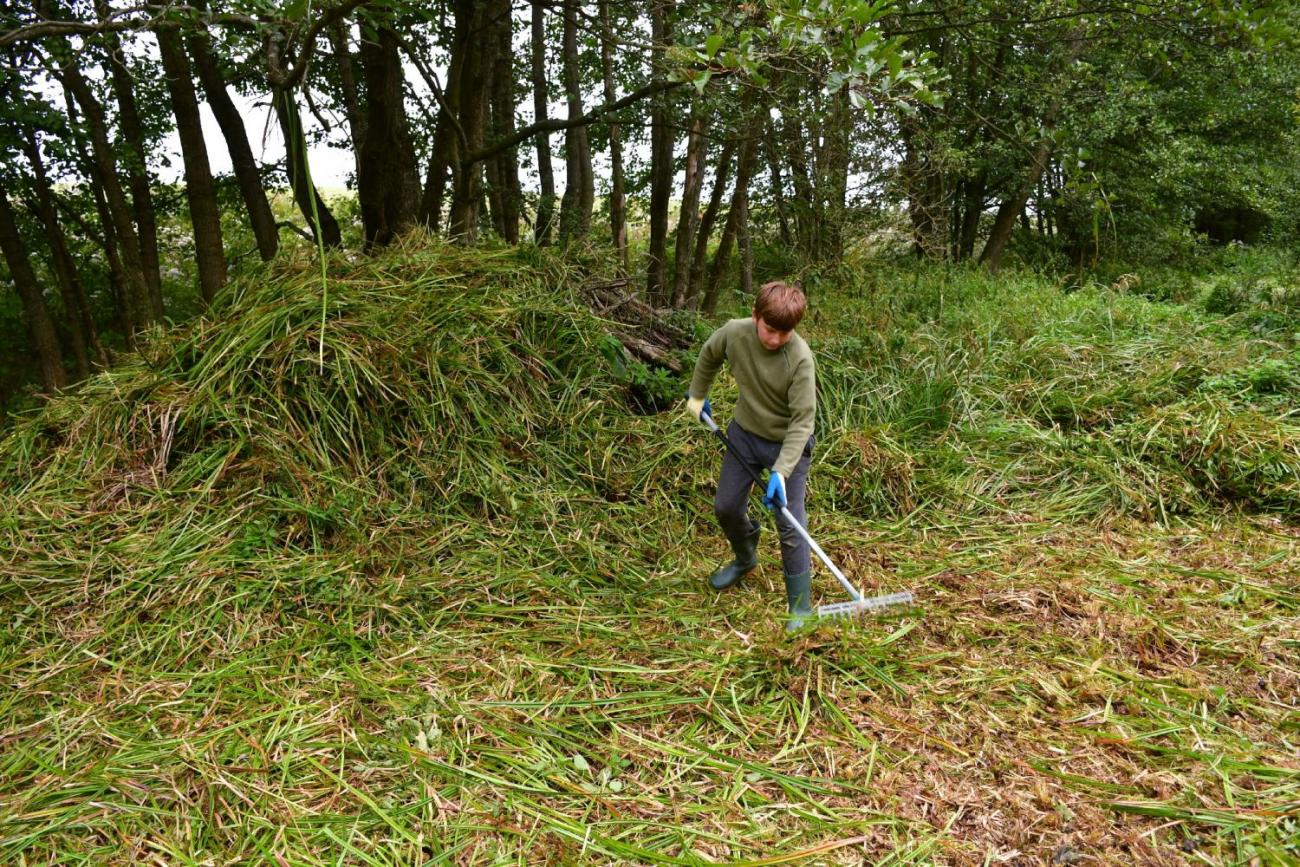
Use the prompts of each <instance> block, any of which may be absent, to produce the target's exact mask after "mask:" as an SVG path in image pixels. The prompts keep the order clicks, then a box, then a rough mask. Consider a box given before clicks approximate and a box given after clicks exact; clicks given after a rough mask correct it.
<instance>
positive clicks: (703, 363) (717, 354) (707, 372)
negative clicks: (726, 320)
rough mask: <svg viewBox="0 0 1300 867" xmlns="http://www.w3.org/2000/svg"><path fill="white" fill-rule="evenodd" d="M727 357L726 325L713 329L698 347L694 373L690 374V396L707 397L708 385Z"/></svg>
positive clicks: (711, 383)
mask: <svg viewBox="0 0 1300 867" xmlns="http://www.w3.org/2000/svg"><path fill="white" fill-rule="evenodd" d="M726 358H727V326H726V325H723V326H722V327H721V328H719V329H718V330H717V331H714V332H713V334H712V335H710V336H709V339H708V340H706V341H704V346H703V347H701V348H700V354H699V357H698V358H696V359H695V373H694V374H693V375H692V376H691V388H690V394H691V397H707V396H708V394H709V386H711V385H713V380H714V377H716V376H717V375H718V371H719V370H721V369H722V362H723V361H725V360H726Z"/></svg>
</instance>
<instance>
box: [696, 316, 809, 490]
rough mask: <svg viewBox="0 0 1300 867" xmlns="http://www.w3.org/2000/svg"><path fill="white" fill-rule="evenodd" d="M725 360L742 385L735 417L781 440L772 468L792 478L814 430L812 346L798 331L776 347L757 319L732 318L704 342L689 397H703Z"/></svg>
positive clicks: (757, 433)
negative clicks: (767, 342) (762, 335)
mask: <svg viewBox="0 0 1300 867" xmlns="http://www.w3.org/2000/svg"><path fill="white" fill-rule="evenodd" d="M724 359H725V360H726V361H727V363H728V364H729V365H730V366H731V375H732V376H734V377H735V378H736V384H737V385H738V386H740V400H739V401H737V402H736V410H735V416H736V421H737V422H739V423H740V426H741V427H743V428H744V429H745V430H747V431H749V432H750V433H752V434H754V435H755V436H760V437H762V438H763V439H765V440H772V441H773V442H779V443H781V453H780V455H778V456H777V459H776V464H775V465H774V466H773V467H772V469H774V470H776V471H777V472H778V473H780V474H781V475H782V476H786V477H788V476H789V475H790V473H792V472H794V468H795V464H797V463H799V457H800V455H802V454H803V449H804V446H806V445H807V444H808V438H809V437H810V436H812V433H813V422H814V417H815V416H816V414H817V380H816V374H815V370H814V364H813V355H812V351H811V350H810V349H809V348H808V344H807V343H806V342H804V339H803V338H802V337H800V336H799V334H798V332H796V333H794V334H792V335H791V336H790V341H789V342H788V343H786V345H785V346H783V347H781V348H780V349H778V350H776V351H775V352H773V351H772V350H770V349H768V348H767V347H766V346H764V345H763V344H762V343H761V342H759V339H758V327H757V326H756V325H755V324H754V320H753V318H752V317H751V318H748V319H732V320H731V321H730V322H728V323H726V324H725V325H723V326H722V327H721V328H719V329H718V330H717V331H715V332H713V335H712V336H711V337H709V339H708V340H707V341H706V342H705V344H704V348H703V349H701V350H700V357H699V358H698V359H696V361H695V375H694V376H693V377H692V378H691V396H692V397H704V396H706V395H707V394H708V393H709V386H710V385H712V384H713V379H714V377H715V376H717V375H718V371H719V370H721V369H722V362H723V360H724Z"/></svg>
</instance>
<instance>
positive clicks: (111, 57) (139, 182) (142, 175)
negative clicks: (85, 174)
mask: <svg viewBox="0 0 1300 867" xmlns="http://www.w3.org/2000/svg"><path fill="white" fill-rule="evenodd" d="M95 9H96V11H97V12H98V14H99V16H100V17H101V18H106V17H107V16H108V13H109V9H108V4H107V3H105V2H104V0H96V3H95ZM104 39H105V44H106V45H107V47H108V68H109V77H110V79H111V81H112V83H113V94H114V96H115V97H116V98H117V112H118V114H117V123H118V128H119V129H120V130H121V134H122V138H123V139H124V140H125V141H126V148H125V149H124V150H120V151H119V152H120V153H122V154H123V156H124V157H125V158H124V159H123V160H122V162H123V164H124V166H125V168H126V171H127V182H128V184H129V186H130V189H131V209H132V212H133V213H134V215H135V225H136V233H137V239H138V242H139V245H140V266H141V268H142V270H143V273H144V279H145V285H146V286H148V287H149V307H150V312H151V313H152V314H153V315H152V318H153V319H161V318H162V315H163V300H162V277H161V274H160V273H159V268H158V219H157V216H156V215H155V211H154V205H153V194H152V193H151V192H150V189H149V167H148V163H147V162H146V158H145V157H146V151H147V146H146V144H145V140H144V129H143V127H142V125H141V123H140V111H139V108H138V106H137V105H136V101H135V82H134V81H132V79H131V71H130V70H129V69H128V68H127V65H126V58H125V56H124V55H123V54H122V46H121V43H120V42H119V40H118V36H117V34H116V33H114V32H113V31H111V30H109V31H106V32H105V33H104Z"/></svg>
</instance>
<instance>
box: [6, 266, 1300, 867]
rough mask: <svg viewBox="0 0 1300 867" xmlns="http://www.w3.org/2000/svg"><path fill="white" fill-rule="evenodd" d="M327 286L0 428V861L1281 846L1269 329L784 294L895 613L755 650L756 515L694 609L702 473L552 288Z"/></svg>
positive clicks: (1285, 422) (1097, 852)
mask: <svg viewBox="0 0 1300 867" xmlns="http://www.w3.org/2000/svg"><path fill="white" fill-rule="evenodd" d="M330 267H331V279H332V284H331V287H332V288H331V291H330V294H329V298H328V299H327V300H325V301H324V302H322V298H321V296H320V291H319V290H320V285H319V282H316V281H318V275H316V274H314V272H313V271H312V269H311V266H310V263H304V264H303V265H302V266H301V267H300V268H295V266H294V264H293V263H288V265H286V266H285V267H284V270H283V271H282V272H276V273H275V274H268V275H263V276H262V278H261V279H260V280H257V281H253V282H251V283H250V285H248V286H246V287H242V288H240V289H238V290H237V291H236V292H235V293H234V294H233V296H232V299H231V301H230V302H229V305H230V306H229V307H228V308H226V315H223V316H221V317H217V318H216V319H214V320H213V321H212V322H209V323H206V324H202V325H199V326H196V327H195V328H194V329H192V330H190V331H188V332H187V333H186V334H183V335H175V336H171V337H167V338H164V339H163V340H162V341H161V342H160V343H159V344H158V345H157V346H156V347H155V348H154V349H153V350H150V351H148V352H146V353H145V358H144V359H143V360H142V361H141V362H139V364H138V365H136V366H135V367H131V368H124V369H123V370H121V371H119V372H117V373H115V374H112V375H108V376H104V377H101V378H100V379H99V380H97V381H96V382H95V383H92V384H90V385H88V386H87V387H86V388H84V389H83V390H82V391H81V392H79V393H78V394H75V395H72V396H70V397H67V398H63V399H60V400H59V401H56V402H55V403H53V404H51V406H50V407H49V408H47V410H46V411H45V413H44V414H43V415H42V416H40V417H38V418H34V419H31V420H29V421H26V422H24V423H22V424H21V425H19V426H18V427H17V428H15V430H14V431H12V432H11V433H10V435H9V436H8V438H7V439H6V440H5V441H4V442H3V445H2V446H0V467H2V468H3V470H4V476H3V477H4V479H5V481H4V485H3V492H2V493H0V550H3V551H4V554H3V555H2V559H0V569H3V570H4V572H5V574H6V575H7V576H8V577H6V579H5V581H4V583H3V584H2V585H0V612H2V614H3V617H2V618H0V620H2V622H3V623H4V624H5V626H4V628H3V630H2V631H0V679H2V681H3V686H4V688H3V689H0V738H2V739H3V749H2V750H0V860H3V861H4V862H5V863H60V864H65V863H78V862H92V863H105V862H108V863H140V862H155V863H167V864H179V863H239V862H245V863H276V862H279V863H287V864H301V863H331V864H333V863H355V864H411V863H451V864H479V863H489V864H490V863H521V864H537V863H556V864H565V863H669V864H677V863H680V864H701V863H751V864H780V863H810V864H811V863H816V864H840V863H842V864H857V863H862V862H863V861H868V862H872V863H922V864H929V863H935V864H994V863H1054V864H1132V863H1148V864H1203V863H1211V864H1233V863H1259V864H1290V863H1295V861H1296V859H1297V858H1300V850H1298V849H1297V838H1300V821H1298V820H1297V812H1298V811H1300V760H1298V758H1297V756H1298V755H1300V750H1298V749H1297V741H1300V708H1298V706H1297V700H1298V699H1297V696H1298V695H1300V678H1298V675H1297V668H1298V666H1297V662H1296V660H1297V658H1300V610H1298V608H1300V592H1298V590H1297V579H1296V577H1295V576H1296V575H1297V574H1300V545H1298V544H1297V543H1298V541H1300V528H1298V527H1297V525H1296V524H1295V522H1294V518H1295V515H1296V511H1295V509H1294V508H1293V503H1294V502H1295V501H1294V500H1293V499H1291V491H1292V490H1293V488H1292V487H1289V485H1292V484H1293V482H1294V480H1293V479H1288V478H1287V477H1286V474H1285V470H1286V468H1287V467H1289V466H1290V464H1289V463H1288V461H1289V460H1290V456H1291V455H1293V454H1294V453H1295V449H1296V447H1297V441H1296V437H1295V434H1294V428H1293V427H1292V421H1291V416H1290V414H1289V413H1290V410H1289V409H1288V407H1287V406H1286V405H1285V404H1286V402H1285V400H1284V399H1278V400H1275V399H1274V397H1275V396H1276V394H1277V393H1276V392H1275V391H1272V390H1270V386H1268V385H1267V382H1272V381H1273V380H1268V379H1267V376H1266V377H1265V380H1267V382H1266V383H1265V387H1264V388H1263V389H1260V388H1256V386H1255V385H1254V384H1252V383H1256V379H1252V377H1253V376H1256V374H1255V373H1253V372H1254V371H1257V370H1258V369H1259V367H1260V360H1261V359H1264V360H1268V361H1270V362H1272V363H1274V366H1273V367H1268V368H1267V369H1268V370H1271V371H1273V373H1274V374H1276V375H1277V376H1286V375H1289V372H1288V371H1289V367H1287V365H1288V364H1289V363H1290V362H1289V358H1290V356H1289V354H1288V353H1290V352H1292V351H1293V347H1292V346H1291V345H1290V344H1289V343H1288V342H1287V340H1286V339H1282V338H1276V337H1274V336H1270V335H1263V336H1261V335H1260V334H1258V333H1257V332H1252V331H1249V330H1242V329H1239V328H1237V327H1236V324H1235V323H1234V322H1233V321H1230V320H1223V319H1221V318H1214V317H1208V316H1204V315H1202V314H1201V313H1200V312H1198V311H1197V310H1195V309H1191V308H1185V307H1175V306H1167V305H1160V304H1152V303H1150V302H1147V301H1145V300H1143V299H1140V298H1134V297H1131V296H1126V295H1121V294H1116V293H1114V292H1109V291H1104V290H1095V291H1094V290H1089V291H1087V292H1083V293H1072V294H1067V293H1065V292H1064V291H1062V290H1061V289H1060V288H1059V287H1056V286H1054V285H1052V284H1050V283H1047V282H1045V281H1042V280H1038V279H1036V278H1032V277H1029V276H1022V277H1018V278H1014V280H1009V281H1005V282H996V283H995V282H993V281H987V280H985V279H984V278H981V277H977V276H974V275H958V277H957V278H956V279H955V281H954V282H950V283H949V284H947V285H948V287H950V288H951V287H954V286H955V288H956V289H957V291H958V296H957V298H956V300H954V297H953V296H952V295H951V294H950V295H949V296H948V297H947V298H945V300H944V302H943V304H942V306H940V305H939V304H938V302H937V301H936V300H934V299H932V298H929V297H928V296H927V295H926V293H930V292H933V291H934V290H935V289H936V288H942V287H943V286H944V284H943V283H942V278H940V277H935V278H934V279H933V280H931V279H930V278H929V277H926V278H925V279H924V280H915V279H914V278H911V277H907V276H898V277H897V280H898V285H889V284H888V281H887V280H885V281H883V282H882V283H881V284H879V285H877V286H876V288H875V289H874V290H871V289H870V287H868V290H863V289H862V287H861V286H849V287H847V289H846V290H844V291H843V294H842V295H831V296H828V297H826V298H818V297H815V298H814V306H815V308H816V310H817V315H816V316H814V317H812V318H811V319H810V321H809V326H808V329H807V330H808V333H809V336H810V338H811V339H812V340H813V341H814V343H815V344H816V346H817V347H818V349H819V352H821V353H822V356H821V357H822V358H823V361H822V367H821V370H822V372H823V401H822V417H821V418H820V426H819V437H820V438H821V443H822V444H821V446H820V448H819V451H818V463H817V464H816V466H815V467H814V472H813V489H812V494H811V499H810V508H811V514H812V530H813V532H814V535H815V536H817V538H818V539H819V540H820V541H821V542H822V544H823V545H824V546H825V547H826V549H827V550H828V552H829V553H830V554H831V556H832V557H833V558H835V559H836V561H837V562H838V563H839V565H840V566H841V568H843V569H844V571H845V572H846V573H847V574H848V575H849V576H850V577H852V578H854V579H855V580H857V581H859V582H861V583H862V584H864V585H865V586H866V587H867V588H868V589H870V590H872V591H878V592H887V591H892V590H898V589H905V588H906V589H911V590H913V591H914V593H915V594H916V596H917V604H916V605H915V606H914V607H911V608H908V609H901V610H899V609H895V610H891V611H890V612H888V613H887V614H886V615H884V616H879V617H875V618H870V619H860V620H855V621H836V622H834V623H833V624H831V625H825V626H822V627H820V628H818V629H817V630H816V631H814V632H812V633H810V634H807V635H805V636H802V637H799V638H797V639H794V640H790V639H787V638H786V637H785V636H784V634H783V632H782V631H781V621H780V614H781V613H782V611H783V603H784V598H783V592H782V589H781V579H780V567H779V559H778V555H777V551H776V545H775V541H774V535H775V534H773V533H768V534H767V535H766V537H765V539H764V542H763V549H762V558H763V559H762V565H761V568H760V570H759V571H758V572H757V573H756V574H755V575H754V576H752V577H751V578H750V579H749V580H748V581H747V583H746V585H745V586H744V587H742V588H741V589H739V590H737V591H735V592H731V593H728V594H724V595H717V594H714V593H713V592H712V591H709V590H707V588H706V587H705V586H704V585H703V583H702V578H703V576H704V575H705V574H707V572H708V570H709V569H711V568H712V567H713V566H714V565H715V564H716V562H717V561H718V560H719V559H721V558H722V557H723V556H724V551H725V544H724V543H723V541H722V540H721V538H720V536H719V535H718V533H717V532H716V530H715V529H714V528H713V526H712V516H711V496H712V487H711V484H712V478H713V475H714V473H715V470H716V462H717V459H718V455H717V444H716V442H713V441H712V440H710V438H709V437H708V436H707V434H705V433H704V432H702V431H701V430H698V429H694V428H692V427H691V426H690V425H688V424H686V423H685V422H683V421H682V420H680V419H679V418H677V417H675V416H674V415H673V414H671V413H670V414H666V415H663V416H640V415H636V414H633V413H631V412H629V411H628V410H626V408H625V407H624V404H623V401H622V393H621V390H620V387H619V386H618V384H617V383H616V382H613V381H612V380H611V379H610V377H609V376H608V374H607V372H605V371H604V369H603V366H602V365H603V362H601V360H600V359H601V356H600V353H599V351H597V350H596V349H595V344H596V341H597V340H598V338H599V333H600V325H599V323H598V322H597V321H595V320H594V319H593V318H592V317H590V316H589V315H587V314H584V313H582V312H581V311H580V309H579V307H578V306H577V305H576V304H574V303H572V302H571V301H570V300H568V298H569V296H568V294H567V293H568V292H569V291H571V288H572V287H573V286H575V285H576V284H577V283H578V282H580V280H581V276H580V274H579V273H578V271H577V270H576V268H575V267H574V266H572V265H570V264H566V263H563V262H560V261H557V260H552V259H548V258H546V257H539V256H537V255H536V254H533V253H519V254H516V253H511V252H506V251H499V252H492V251H488V252H486V253H484V252H472V253H465V252H460V251H456V250H455V249H453V248H444V247H441V246H436V245H435V246H433V247H430V248H421V247H413V248H408V249H405V250H401V251H396V252H395V253H394V254H393V255H392V256H390V257H385V258H384V259H381V260H376V261H371V262H360V263H348V262H345V261H338V262H333V263H331V266H330ZM931 276H934V275H931ZM330 299H332V300H330ZM323 304H324V308H323V307H322V305H323ZM322 309H324V319H325V325H324V330H323V331H322V330H321V329H322V325H321V322H322ZM1107 318H1109V321H1110V322H1112V323H1114V322H1118V327H1117V330H1112V331H1109V332H1105V331H1101V330H1099V328H1098V325H1097V323H1098V322H1105V321H1107ZM322 337H323V338H324V339H323V343H322V340H321V338H322ZM853 341H857V342H856V343H854V342H853ZM322 359H323V361H322ZM1044 359H1045V360H1044ZM1034 365H1037V366H1036V367H1033V369H1030V367H1031V366H1034ZM1187 367H1193V368H1194V369H1195V370H1196V371H1197V375H1195V376H1191V377H1187V376H1179V375H1176V374H1177V372H1178V371H1179V370H1182V369H1184V368H1187ZM1171 371H1173V373H1171ZM1270 375H1271V374H1270ZM1015 383H1021V385H1020V386H1019V387H1018V388H1017V387H1013V386H1014V384H1015ZM1159 383H1165V384H1166V385H1165V386H1164V390H1163V391H1161V390H1160V389H1159V387H1158V385H1159ZM1098 394H1104V395H1108V396H1107V397H1105V398H1104V399H1102V398H1100V397H1097V396H1096V395H1098ZM731 395H732V391H731V384H730V383H729V382H728V381H726V380H724V381H723V382H721V383H720V384H719V390H718V395H717V400H716V401H715V403H716V405H717V406H718V412H719V415H722V416H725V415H726V414H728V407H729V405H730V400H729V398H730V396H731ZM1067 398H1068V399H1067ZM1043 407H1048V408H1049V409H1048V410H1046V411H1045V410H1044V409H1043ZM1053 408H1054V409H1053ZM1207 419H1218V420H1219V421H1218V424H1219V427H1218V428H1210V427H1208V426H1207ZM1245 420H1249V424H1247V421H1245ZM1157 421H1158V422H1159V423H1158V424H1157V423H1156V422H1157ZM1225 425H1235V427H1231V428H1230V430H1231V431H1232V432H1233V435H1232V436H1231V437H1225V438H1223V441H1222V442H1221V443H1220V444H1219V445H1213V444H1214V443H1216V442H1219V440H1216V439H1214V433H1213V432H1214V431H1215V430H1222V429H1224V426H1225ZM1170 430H1174V431H1182V433H1181V434H1177V433H1169V431H1170ZM1189 431H1190V432H1191V433H1189ZM1243 431H1245V433H1243ZM1250 432H1254V436H1249V435H1248V434H1250ZM1089 436H1091V438H1092V439H1091V440H1089V438H1088V437H1089ZM1089 442H1091V443H1092V444H1093V445H1092V446H1091V450H1090V449H1089V447H1088V443H1089ZM1207 444H1208V445H1207ZM1225 449H1226V451H1224V450H1225ZM1207 452H1208V454H1207ZM1081 466H1082V468H1080V467H1081ZM1276 467H1281V468H1282V471H1281V472H1275V470H1274V469H1272V468H1276ZM1243 479H1244V480H1245V481H1242V480H1243ZM1233 484H1236V485H1237V487H1233ZM770 527H771V523H770V519H769V528H770ZM815 594H816V595H817V596H818V597H819V600H820V601H828V600H831V599H835V598H838V590H837V588H836V585H835V584H834V582H833V580H832V579H831V578H830V577H829V576H828V575H827V574H826V573H825V572H824V570H819V571H818V572H817V573H816V579H815Z"/></svg>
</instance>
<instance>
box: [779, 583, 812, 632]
mask: <svg viewBox="0 0 1300 867" xmlns="http://www.w3.org/2000/svg"><path fill="white" fill-rule="evenodd" d="M785 599H786V604H787V605H788V607H789V609H790V614H789V616H788V617H787V619H786V621H785V631H786V632H798V631H799V630H801V629H804V628H806V627H809V626H812V625H813V624H815V623H816V622H817V616H816V615H815V614H813V609H812V570H811V569H810V570H808V571H807V572H803V573H800V574H799V575H786V576H785Z"/></svg>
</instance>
